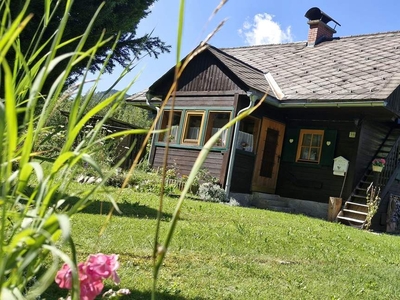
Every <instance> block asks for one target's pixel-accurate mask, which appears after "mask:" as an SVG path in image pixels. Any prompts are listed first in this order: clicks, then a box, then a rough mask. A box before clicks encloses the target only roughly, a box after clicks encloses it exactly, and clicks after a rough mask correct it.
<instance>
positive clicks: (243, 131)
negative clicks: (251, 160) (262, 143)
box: [236, 117, 259, 152]
mask: <svg viewBox="0 0 400 300" xmlns="http://www.w3.org/2000/svg"><path fill="white" fill-rule="evenodd" d="M258 128H259V119H256V118H253V117H246V118H244V119H243V120H242V121H240V126H239V131H238V137H237V143H236V148H237V149H241V150H245V151H248V152H254V151H255V150H256V142H257V131H258Z"/></svg>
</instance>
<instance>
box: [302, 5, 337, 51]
mask: <svg viewBox="0 0 400 300" xmlns="http://www.w3.org/2000/svg"><path fill="white" fill-rule="evenodd" d="M305 17H306V18H308V22H307V24H308V25H310V29H309V30H308V39H307V46H309V47H314V46H315V45H317V44H319V43H321V42H323V41H329V40H332V38H333V34H334V33H336V30H335V28H332V27H330V26H329V25H328V22H330V21H333V22H334V23H335V27H336V25H339V26H340V24H339V23H338V22H336V21H335V20H334V19H332V18H331V17H330V16H328V15H327V14H326V13H324V12H323V11H322V10H320V9H319V8H318V7H313V8H310V9H309V10H308V11H307V12H306V14H305Z"/></svg>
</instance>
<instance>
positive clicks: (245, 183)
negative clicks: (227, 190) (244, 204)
mask: <svg viewBox="0 0 400 300" xmlns="http://www.w3.org/2000/svg"><path fill="white" fill-rule="evenodd" d="M254 162H255V155H254V154H252V153H244V152H243V151H241V150H237V151H236V155H235V163H234V166H233V173H232V181H231V191H232V192H236V193H250V190H251V182H252V179H253V170H254V169H253V168H254Z"/></svg>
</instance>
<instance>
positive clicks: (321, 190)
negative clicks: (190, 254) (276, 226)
mask: <svg viewBox="0 0 400 300" xmlns="http://www.w3.org/2000/svg"><path fill="white" fill-rule="evenodd" d="M305 16H306V17H307V18H308V24H309V34H308V41H306V42H294V43H287V44H272V45H271V44H270V45H260V46H249V47H237V48H216V47H213V46H211V45H210V46H209V47H208V48H207V49H206V50H205V51H203V52H202V53H200V54H199V55H198V56H196V57H195V58H194V59H193V60H192V61H191V62H190V63H189V65H188V67H187V68H186V69H185V71H184V72H183V75H182V77H181V78H180V80H179V85H178V90H177V93H176V100H175V110H174V112H173V119H172V127H171V134H170V135H169V136H166V135H165V134H159V135H156V136H155V137H154V140H153V144H152V151H151V156H150V160H151V163H152V165H153V166H154V167H157V166H161V164H162V161H163V158H164V153H165V141H166V139H169V141H170V152H169V156H168V163H169V164H170V165H176V166H177V167H178V168H179V170H180V172H181V173H183V174H187V173H188V172H189V171H190V169H191V167H192V166H193V163H194V161H195V159H196V157H197V155H198V154H199V151H200V150H201V148H202V147H203V145H204V143H205V142H206V141H207V140H208V139H209V138H210V136H211V135H212V134H213V133H214V132H216V131H217V130H218V129H219V128H221V127H222V126H223V125H224V124H226V123H227V122H228V121H229V120H231V119H232V118H234V117H235V116H236V115H238V114H239V113H240V112H241V111H242V110H243V109H246V108H248V107H251V106H252V105H253V104H254V101H255V102H257V101H259V100H260V99H261V98H262V96H263V95H264V93H265V92H266V91H269V93H268V96H267V98H266V99H265V100H264V103H263V104H262V106H261V107H259V108H258V109H257V110H256V111H255V112H254V113H252V115H251V116H249V117H246V118H245V119H244V120H242V121H241V122H240V123H238V124H237V126H236V127H234V128H231V129H230V130H228V131H227V132H225V133H224V134H223V136H222V138H221V139H220V140H219V141H218V143H217V144H215V145H214V147H213V148H212V151H211V153H210V155H209V156H208V158H207V160H206V162H205V164H204V167H205V168H206V169H208V170H209V171H210V172H211V173H212V174H213V175H214V176H216V177H218V178H219V179H220V183H221V185H222V186H223V187H224V188H225V189H226V190H227V191H228V192H242V193H251V192H264V193H269V194H276V195H280V196H282V197H287V198H295V199H303V200H309V201H315V202H323V203H328V201H329V197H332V196H333V197H339V196H340V197H342V198H343V199H344V202H346V204H345V206H344V208H343V210H342V212H341V215H340V218H339V219H340V221H342V222H344V223H348V224H353V225H356V226H361V225H362V224H363V223H364V221H365V215H366V213H367V211H368V210H367V208H366V206H365V195H366V188H367V186H368V185H369V183H370V182H371V181H373V182H374V184H375V185H379V186H380V187H381V193H380V195H381V197H382V201H381V204H380V207H379V212H378V214H376V215H375V217H374V220H373V228H375V229H377V230H384V229H385V227H386V210H387V206H388V201H387V199H388V197H389V194H390V193H397V192H398V191H397V189H399V188H398V183H397V182H398V181H397V180H395V178H396V176H397V173H398V165H399V164H398V162H399V139H398V137H399V133H400V129H399V128H400V127H399V116H400V88H399V85H400V73H399V71H398V70H399V67H400V31H396V32H386V33H376V34H365V35H358V36H349V37H336V36H334V34H335V33H336V31H335V29H334V27H336V25H339V23H338V22H336V21H335V20H334V19H332V18H331V17H329V16H328V15H327V14H325V13H324V12H322V11H321V10H320V9H318V8H316V7H314V8H311V9H310V10H309V11H308V12H307V13H306V15H305ZM173 77H174V70H173V69H171V70H170V71H168V72H167V73H166V74H165V75H163V76H162V77H161V78H159V79H158V80H157V81H156V82H154V84H152V85H151V86H150V87H149V90H148V92H147V101H148V103H149V104H151V103H152V99H154V97H157V98H158V99H164V97H165V95H166V93H167V91H168V89H169V88H170V86H171V83H172V81H173ZM169 108H170V104H169V103H167V108H166V110H165V111H164V113H163V115H162V116H161V121H160V122H159V124H158V125H159V128H166V126H167V124H168V114H169ZM337 157H343V158H345V159H346V160H347V161H348V169H347V170H346V172H344V173H343V174H334V172H333V164H334V159H335V158H337ZM377 157H381V158H385V159H386V166H385V168H384V169H383V172H382V173H380V174H378V175H379V176H378V175H377V174H375V176H373V174H374V173H373V172H372V170H371V162H372V161H373V159H374V158H377ZM353 203H354V204H353Z"/></svg>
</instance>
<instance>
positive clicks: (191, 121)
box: [182, 112, 204, 145]
mask: <svg viewBox="0 0 400 300" xmlns="http://www.w3.org/2000/svg"><path fill="white" fill-rule="evenodd" d="M203 117H204V112H188V113H187V114H186V118H185V125H184V127H183V136H182V143H183V144H196V145H199V144H200V138H201V129H202V125H203Z"/></svg>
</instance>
